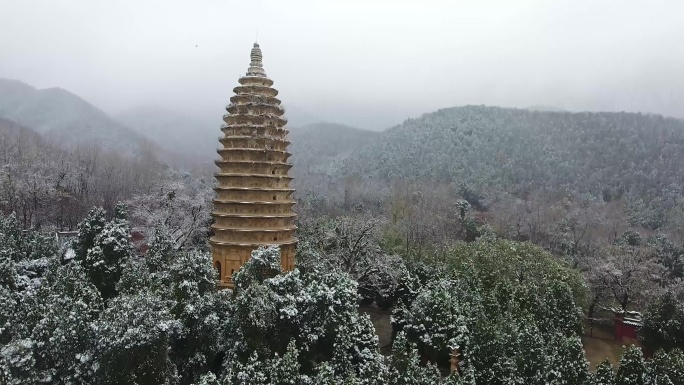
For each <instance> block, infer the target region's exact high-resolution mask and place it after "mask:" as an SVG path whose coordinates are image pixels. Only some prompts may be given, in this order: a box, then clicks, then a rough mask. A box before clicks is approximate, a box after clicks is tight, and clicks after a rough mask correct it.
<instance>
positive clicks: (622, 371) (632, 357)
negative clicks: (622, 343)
mask: <svg viewBox="0 0 684 385" xmlns="http://www.w3.org/2000/svg"><path fill="white" fill-rule="evenodd" d="M647 378H648V377H647V370H646V363H645V362H644V355H643V354H642V352H641V348H639V347H637V346H635V345H632V346H630V347H629V348H627V350H625V352H624V354H623V355H622V358H620V366H619V367H618V370H617V374H616V376H615V385H645V384H647Z"/></svg>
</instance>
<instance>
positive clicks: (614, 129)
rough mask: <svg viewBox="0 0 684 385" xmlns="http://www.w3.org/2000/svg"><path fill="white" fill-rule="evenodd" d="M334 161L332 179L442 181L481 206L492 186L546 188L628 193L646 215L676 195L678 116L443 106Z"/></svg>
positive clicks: (683, 125)
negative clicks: (339, 162)
mask: <svg viewBox="0 0 684 385" xmlns="http://www.w3.org/2000/svg"><path fill="white" fill-rule="evenodd" d="M342 163H343V164H342V167H340V168H338V169H337V171H336V173H337V176H344V175H359V176H373V177H375V178H377V179H380V180H392V179H394V178H401V179H413V180H433V181H438V182H444V183H449V184H453V185H454V186H456V187H458V189H459V190H460V191H461V194H462V195H463V196H466V197H468V198H469V200H471V201H472V202H471V203H475V204H478V205H481V206H482V207H486V206H487V202H491V201H493V200H495V199H497V196H499V195H500V194H502V193H506V194H513V195H515V196H518V197H521V198H523V199H524V198H525V197H526V196H528V194H530V193H531V192H535V191H543V190H544V189H546V191H561V192H563V193H573V194H577V195H581V194H585V195H586V196H588V197H594V198H595V199H600V200H603V201H611V200H615V199H620V198H622V197H630V200H631V201H632V202H635V203H634V205H633V207H637V206H638V205H641V206H639V207H641V208H640V209H639V210H642V209H643V210H642V211H643V212H644V213H646V212H648V211H654V210H655V211H658V210H660V211H662V210H667V207H670V206H671V204H673V203H672V202H670V200H672V199H678V198H677V197H679V196H682V194H684V173H682V171H681V170H684V122H683V121H681V120H677V119H672V118H665V117H662V116H659V115H643V114H637V113H607V112H599V113H587V112H582V113H569V112H538V111H529V110H523V109H510V108H498V107H485V106H466V107H455V108H446V109H441V110H438V111H436V112H433V113H429V114H424V115H423V116H421V117H419V118H417V119H409V120H407V121H405V122H404V123H403V124H401V125H399V126H396V127H394V128H391V129H389V130H387V131H385V132H382V133H381V134H380V135H377V136H376V137H374V138H372V140H371V141H369V143H368V144H367V145H365V146H362V147H361V148H359V149H357V150H356V151H354V152H353V153H351V154H350V155H349V156H347V157H346V158H345V159H344V160H343V161H342ZM668 194H669V195H668ZM639 200H641V201H639ZM639 202H641V203H639ZM668 202H669V203H668ZM635 215H636V214H635ZM644 215H646V214H644ZM649 215H650V214H649ZM651 227H657V226H656V225H652V226H651Z"/></svg>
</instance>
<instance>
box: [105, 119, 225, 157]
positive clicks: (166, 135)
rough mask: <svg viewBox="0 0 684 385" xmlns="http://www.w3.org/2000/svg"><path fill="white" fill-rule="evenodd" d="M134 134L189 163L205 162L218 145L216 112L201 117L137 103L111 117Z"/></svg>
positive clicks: (218, 120) (219, 123)
mask: <svg viewBox="0 0 684 385" xmlns="http://www.w3.org/2000/svg"><path fill="white" fill-rule="evenodd" d="M115 118H116V119H117V120H118V121H119V122H121V123H122V124H124V125H126V126H127V127H131V128H132V129H133V130H135V131H136V132H137V133H138V134H140V135H143V136H145V137H146V138H149V139H150V140H154V141H155V142H156V143H158V144H160V145H161V146H162V147H164V148H166V149H168V150H170V151H173V152H174V153H175V154H179V155H181V156H182V157H183V158H184V160H186V161H190V162H193V163H198V162H199V163H209V162H211V161H212V160H213V159H215V158H216V157H217V155H216V149H217V148H218V146H219V145H220V143H219V141H218V138H219V136H220V135H221V131H220V129H219V127H220V125H221V121H220V116H218V119H216V118H217V117H216V116H212V117H211V119H201V118H197V117H194V116H192V115H190V114H183V113H179V112H176V111H172V110H167V109H164V108H160V107H152V106H145V107H137V108H134V109H131V110H128V111H126V112H123V113H121V114H119V115H117V116H116V117H115Z"/></svg>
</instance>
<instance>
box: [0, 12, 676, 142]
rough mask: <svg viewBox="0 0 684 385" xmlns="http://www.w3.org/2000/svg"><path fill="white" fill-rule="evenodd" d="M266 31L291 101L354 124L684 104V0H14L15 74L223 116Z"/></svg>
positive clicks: (5, 49) (276, 72)
mask: <svg viewBox="0 0 684 385" xmlns="http://www.w3.org/2000/svg"><path fill="white" fill-rule="evenodd" d="M257 28H258V31H259V32H258V34H259V35H258V41H259V43H260V45H261V47H262V49H263V52H264V67H265V69H266V72H267V74H268V75H269V77H271V78H272V79H273V80H274V81H275V85H274V86H275V87H276V88H277V89H279V90H280V96H281V99H282V100H283V104H284V105H285V106H286V107H288V106H292V107H293V108H296V109H298V110H303V111H306V112H308V113H310V114H312V115H315V116H318V117H320V118H322V119H325V120H331V121H336V122H340V123H346V124H349V125H353V126H359V127H365V128H372V129H383V128H386V127H388V126H391V125H394V124H397V123H400V122H401V121H403V120H404V119H406V118H408V117H414V116H418V115H420V114H421V113H424V112H430V111H433V110H436V109H438V108H443V107H450V106H458V105H465V104H487V105H501V106H511V107H526V106H532V105H545V106H553V107H558V108H564V109H568V110H611V111H614V110H627V111H643V112H655V113H662V114H665V115H674V116H679V117H684V1H676V0H673V1H657V0H649V1H646V0H644V1H629V0H621V1H598V0H585V1H580V0H568V1H560V0H554V1H550V0H548V1H547V0H539V1H531V0H530V1H524V0H515V1H513V0H504V1H486V0H473V1H458V0H451V1H447V0H443V1H437V0H421V1H398V0H387V1H373V0H365V1H361V0H359V1H355V0H346V1H289V0H278V1H266V0H263V1H258V0H249V1H248V0H242V1H231V0H221V1H219V0H196V1H187V0H165V1H161V0H160V1H156V0H155V1H152V0H136V1H134V0H129V1H116V0H107V1H100V0H61V1H55V0H44V1H39V0H1V1H0V77H5V78H12V79H17V80H21V81H24V82H26V83H29V84H31V85H33V86H35V87H39V88H46V87H55V86H58V87H62V88H65V89H67V90H69V91H71V92H74V93H76V94H78V95H79V96H81V97H83V98H84V99H86V100H88V101H90V102H92V103H93V104H95V105H96V106H98V107H100V108H102V109H104V110H105V111H107V112H110V113H112V114H115V113H118V112H120V111H122V110H125V109H128V108H132V107H135V106H139V105H158V106H162V107H166V108H170V109H174V110H177V111H183V112H187V113H191V114H194V115H197V116H202V117H205V118H206V117H208V116H216V119H217V121H218V120H219V119H220V116H221V115H222V113H223V106H224V105H225V104H226V103H227V102H228V99H229V97H230V96H231V95H232V88H233V87H234V86H235V85H236V84H237V79H238V78H239V77H240V76H241V75H243V74H244V72H245V71H246V69H247V65H248V64H249V51H250V48H251V46H252V43H253V42H254V40H255V39H256V34H257ZM0 97H2V95H0Z"/></svg>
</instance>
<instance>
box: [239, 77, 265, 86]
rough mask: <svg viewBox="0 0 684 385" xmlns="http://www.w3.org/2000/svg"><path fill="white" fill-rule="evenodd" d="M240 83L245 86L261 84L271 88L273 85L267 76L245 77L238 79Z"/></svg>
mask: <svg viewBox="0 0 684 385" xmlns="http://www.w3.org/2000/svg"><path fill="white" fill-rule="evenodd" d="M238 83H240V84H242V85H243V86H246V85H257V84H259V85H262V86H266V87H271V86H272V85H273V80H271V79H269V78H267V77H265V76H243V77H241V78H240V79H238Z"/></svg>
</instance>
